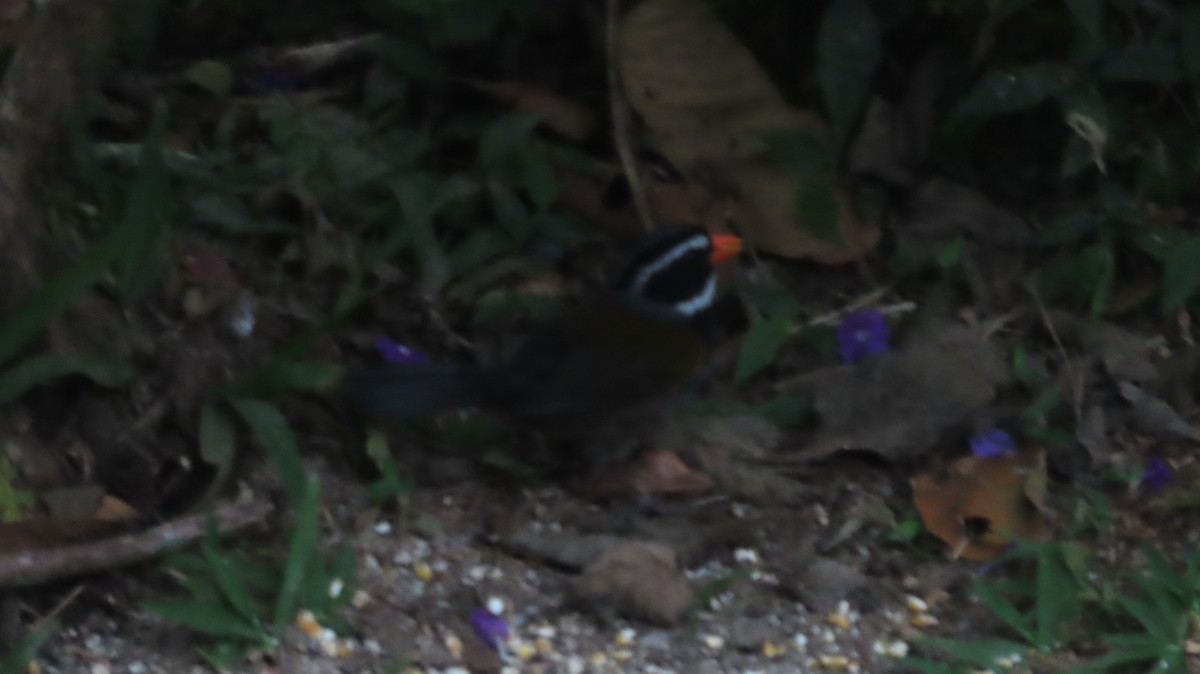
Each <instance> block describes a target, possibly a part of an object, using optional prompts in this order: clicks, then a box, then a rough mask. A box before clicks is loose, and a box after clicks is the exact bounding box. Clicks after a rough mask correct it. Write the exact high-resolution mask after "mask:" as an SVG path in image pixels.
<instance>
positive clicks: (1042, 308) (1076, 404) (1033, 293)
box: [1025, 283, 1083, 427]
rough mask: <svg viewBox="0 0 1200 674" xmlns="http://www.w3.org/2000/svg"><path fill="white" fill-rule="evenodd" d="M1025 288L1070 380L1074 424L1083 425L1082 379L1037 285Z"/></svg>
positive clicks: (1028, 285)
mask: <svg viewBox="0 0 1200 674" xmlns="http://www.w3.org/2000/svg"><path fill="white" fill-rule="evenodd" d="M1025 289H1026V290H1027V291H1028V292H1029V295H1030V297H1032V298H1033V303H1034V305H1035V306H1036V307H1037V310H1038V315H1040V316H1041V317H1042V324H1043V325H1045V326H1046V331H1047V332H1049V333H1050V339H1052V340H1054V346H1055V348H1057V349H1058V355H1059V356H1060V357H1061V358H1062V361H1063V368H1064V369H1066V371H1067V379H1069V380H1070V382H1071V389H1072V391H1071V394H1072V395H1071V397H1072V398H1073V400H1072V401H1071V406H1072V407H1073V408H1074V412H1075V426H1076V427H1079V426H1082V425H1083V379H1082V377H1077V376H1076V374H1075V368H1074V367H1072V366H1071V357H1070V356H1069V355H1067V349H1066V347H1065V346H1063V341H1062V339H1061V338H1060V337H1059V336H1058V330H1057V329H1056V328H1055V327H1054V321H1051V320H1050V314H1049V312H1047V311H1046V305H1045V304H1042V296H1041V295H1040V294H1038V289H1037V286H1036V285H1035V284H1033V283H1026V284H1025Z"/></svg>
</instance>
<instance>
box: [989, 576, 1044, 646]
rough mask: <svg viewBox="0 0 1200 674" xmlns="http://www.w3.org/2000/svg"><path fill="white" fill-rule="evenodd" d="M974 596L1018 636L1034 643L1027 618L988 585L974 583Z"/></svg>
mask: <svg viewBox="0 0 1200 674" xmlns="http://www.w3.org/2000/svg"><path fill="white" fill-rule="evenodd" d="M975 594H977V595H979V599H980V601H982V602H983V603H984V604H986V605H987V607H988V608H990V609H991V610H992V613H995V614H996V617H998V618H1000V619H1001V620H1003V621H1004V623H1005V624H1007V625H1008V626H1009V627H1010V628H1011V629H1012V630H1013V631H1015V632H1016V633H1018V634H1020V635H1021V637H1022V638H1024V639H1025V640H1026V641H1028V642H1029V643H1031V644H1032V643H1036V639H1035V638H1034V634H1033V630H1032V629H1030V627H1031V626H1030V624H1029V618H1028V617H1026V616H1025V615H1024V614H1022V613H1021V612H1020V611H1018V610H1017V607H1016V606H1013V604H1012V602H1010V601H1008V600H1007V599H1005V598H1004V597H1002V596H1000V593H999V592H998V591H997V590H996V588H995V587H993V586H992V585H991V584H990V583H986V582H983V581H979V582H977V583H975Z"/></svg>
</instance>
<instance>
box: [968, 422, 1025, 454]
mask: <svg viewBox="0 0 1200 674" xmlns="http://www.w3.org/2000/svg"><path fill="white" fill-rule="evenodd" d="M1016 451H1017V443H1016V442H1014V441H1013V439H1012V436H1011V435H1009V434H1008V432H1007V431H1004V430H1001V429H999V428H989V429H987V430H986V431H984V432H982V433H980V434H979V435H976V436H975V437H973V438H971V453H972V454H974V455H975V456H978V457H979V458H981V459H998V458H1000V457H1002V456H1007V455H1009V454H1013V453H1015V452H1016Z"/></svg>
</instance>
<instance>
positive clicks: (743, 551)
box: [733, 548, 762, 564]
mask: <svg viewBox="0 0 1200 674" xmlns="http://www.w3.org/2000/svg"><path fill="white" fill-rule="evenodd" d="M733 558H734V560H736V561H737V562H738V563H739V564H758V563H760V562H761V561H762V560H760V559H759V557H758V553H757V552H755V551H754V550H753V549H751V548H738V549H737V550H734V551H733Z"/></svg>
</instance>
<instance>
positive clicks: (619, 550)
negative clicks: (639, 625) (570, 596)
mask: <svg viewBox="0 0 1200 674" xmlns="http://www.w3.org/2000/svg"><path fill="white" fill-rule="evenodd" d="M575 590H576V593H577V594H578V596H579V597H580V598H581V599H583V600H586V601H588V602H590V603H592V604H594V605H596V607H597V608H604V609H615V610H616V612H617V613H618V614H621V615H625V616H630V617H634V618H640V619H642V620H646V621H648V622H651V623H654V624H658V625H664V626H670V625H674V624H676V623H677V622H679V620H680V618H682V617H683V615H684V613H685V612H686V611H687V609H688V606H689V605H691V602H692V597H693V592H692V588H691V586H690V585H688V583H687V580H686V579H684V577H683V573H682V572H681V571H680V570H679V566H678V564H676V562H675V552H674V551H673V550H671V548H669V547H667V546H666V545H663V544H661V543H651V542H631V543H624V544H622V545H619V546H617V547H615V548H612V549H610V550H608V551H606V552H605V553H604V554H603V555H602V556H601V557H600V558H599V559H597V560H596V561H595V562H594V563H592V564H591V565H589V566H588V567H587V568H586V569H584V571H583V575H582V576H580V578H579V580H578V582H577V583H576V585H575Z"/></svg>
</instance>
